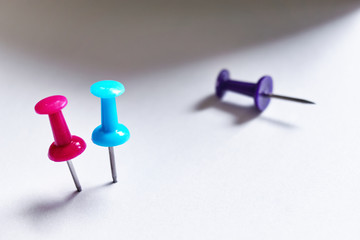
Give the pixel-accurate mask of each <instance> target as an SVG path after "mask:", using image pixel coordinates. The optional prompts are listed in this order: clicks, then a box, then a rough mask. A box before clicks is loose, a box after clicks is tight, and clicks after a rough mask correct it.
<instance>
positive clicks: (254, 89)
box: [215, 69, 315, 111]
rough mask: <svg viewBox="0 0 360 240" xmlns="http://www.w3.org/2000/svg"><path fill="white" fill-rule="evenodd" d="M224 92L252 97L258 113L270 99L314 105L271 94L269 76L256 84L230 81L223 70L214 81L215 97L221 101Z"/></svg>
mask: <svg viewBox="0 0 360 240" xmlns="http://www.w3.org/2000/svg"><path fill="white" fill-rule="evenodd" d="M225 91H232V92H236V93H240V94H244V95H246V96H249V97H253V98H254V101H255V106H256V108H257V109H258V110H259V111H264V110H265V109H266V107H267V106H268V105H269V103H270V98H279V99H284V100H289V101H294V102H300V103H309V104H315V103H314V102H311V101H308V100H304V99H300V98H293V97H287V96H281V95H277V94H273V80H272V78H271V77H270V76H263V77H262V78H260V79H259V81H258V82H257V83H248V82H241V81H234V80H231V79H230V73H229V71H228V70H225V69H224V70H222V71H221V72H220V73H219V75H218V77H217V80H216V86H215V93H216V96H217V97H218V98H220V99H221V98H222V97H223V96H224V94H225Z"/></svg>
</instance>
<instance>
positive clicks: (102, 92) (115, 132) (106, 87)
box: [90, 80, 130, 147]
mask: <svg viewBox="0 0 360 240" xmlns="http://www.w3.org/2000/svg"><path fill="white" fill-rule="evenodd" d="M90 92H91V93H92V94H94V95H95V96H97V97H100V98H101V125H99V126H98V127H97V128H95V130H94V131H93V133H92V137H91V140H92V141H93V142H94V143H95V144H96V145H99V146H103V147H114V146H118V145H121V144H124V143H125V142H127V141H128V140H129V138H130V132H129V130H128V129H127V127H126V126H124V125H123V124H120V123H119V122H118V117H117V109H116V101H115V97H117V96H119V95H121V94H123V93H124V92H125V88H124V86H123V85H122V84H121V83H119V82H116V81H112V80H104V81H100V82H97V83H95V84H93V85H92V86H91V88H90Z"/></svg>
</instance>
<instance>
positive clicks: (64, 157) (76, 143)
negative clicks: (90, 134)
mask: <svg viewBox="0 0 360 240" xmlns="http://www.w3.org/2000/svg"><path fill="white" fill-rule="evenodd" d="M85 149H86V143H85V141H84V140H83V139H82V138H80V137H78V136H75V135H72V136H71V140H70V142H69V144H67V145H62V146H57V145H56V144H55V142H53V143H52V144H51V146H50V148H49V153H48V156H49V159H50V160H53V161H54V162H63V161H68V160H71V159H73V158H75V157H77V156H79V155H80V154H81V153H83V152H84V151H85Z"/></svg>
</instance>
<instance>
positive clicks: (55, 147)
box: [35, 95, 86, 192]
mask: <svg viewBox="0 0 360 240" xmlns="http://www.w3.org/2000/svg"><path fill="white" fill-rule="evenodd" d="M67 103H68V101H67V99H66V98H65V97H64V96H60V95H56V96H51V97H47V98H44V99H43V100H41V101H40V102H38V103H37V104H36V105H35V111H36V113H38V114H47V115H49V120H50V125H51V129H52V132H53V135H54V140H55V141H54V142H53V143H52V144H51V146H50V148H49V153H48V156H49V158H50V160H52V161H54V162H64V161H66V163H67V165H68V167H69V169H70V173H71V176H72V177H73V180H74V183H75V186H76V188H77V190H78V192H81V185H80V182H79V179H78V177H77V175H76V172H75V169H74V166H73V164H72V162H71V159H73V158H75V157H77V156H78V155H80V154H81V153H82V152H84V150H85V148H86V143H85V141H84V140H83V139H82V138H80V137H78V136H75V135H71V134H70V131H69V128H68V126H67V124H66V121H65V118H64V115H63V114H62V112H61V109H63V108H64V107H65V106H66V105H67Z"/></svg>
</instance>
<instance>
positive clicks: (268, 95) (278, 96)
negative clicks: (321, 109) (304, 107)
mask: <svg viewBox="0 0 360 240" xmlns="http://www.w3.org/2000/svg"><path fill="white" fill-rule="evenodd" d="M263 95H264V96H267V97H271V98H279V99H283V100H288V101H293V102H299V103H307V104H315V103H314V102H311V101H308V100H305V99H301V98H294V97H288V96H282V95H277V94H273V93H270V94H266V93H263Z"/></svg>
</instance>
